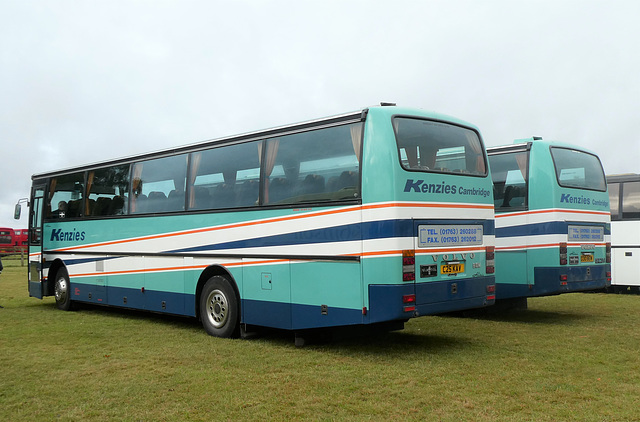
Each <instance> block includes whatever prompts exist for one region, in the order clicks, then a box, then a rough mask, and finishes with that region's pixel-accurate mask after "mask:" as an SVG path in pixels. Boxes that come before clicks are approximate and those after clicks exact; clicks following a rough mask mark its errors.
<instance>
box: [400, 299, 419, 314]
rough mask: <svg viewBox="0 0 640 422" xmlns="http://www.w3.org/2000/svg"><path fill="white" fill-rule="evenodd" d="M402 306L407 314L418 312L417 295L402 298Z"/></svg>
mask: <svg viewBox="0 0 640 422" xmlns="http://www.w3.org/2000/svg"><path fill="white" fill-rule="evenodd" d="M402 304H403V305H404V311H405V312H413V311H415V310H416V295H404V296H402Z"/></svg>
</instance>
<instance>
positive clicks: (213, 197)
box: [189, 142, 261, 210]
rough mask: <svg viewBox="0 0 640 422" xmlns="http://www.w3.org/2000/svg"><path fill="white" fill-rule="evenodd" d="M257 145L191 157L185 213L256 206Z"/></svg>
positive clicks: (228, 148)
mask: <svg viewBox="0 0 640 422" xmlns="http://www.w3.org/2000/svg"><path fill="white" fill-rule="evenodd" d="M260 144H261V142H250V143H246V144H238V145H229V146H224V147H220V148H214V149H210V150H206V151H200V152H195V153H193V154H191V170H190V175H189V186H190V191H189V209H194V210H198V209H210V208H233V207H248V206H253V205H258V196H259V193H260V155H259V154H260V148H259V145H260Z"/></svg>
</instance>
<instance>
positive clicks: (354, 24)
mask: <svg viewBox="0 0 640 422" xmlns="http://www.w3.org/2000/svg"><path fill="white" fill-rule="evenodd" d="M0 10H1V11H2V13H0V153H1V157H2V174H3V175H4V182H2V183H0V226H9V227H15V228H21V227H26V226H27V220H26V217H25V216H23V218H22V219H21V220H20V221H19V222H16V221H15V220H13V218H12V215H13V206H14V204H15V202H16V200H17V199H18V198H21V197H26V196H28V194H29V186H30V177H31V175H32V174H33V173H39V172H42V171H47V170H53V169H57V168H65V167H70V166H74V165H79V164H86V163H90V162H96V161H102V160H104V159H110V158H116V157H121V156H129V155H132V154H136V153H140V152H146V151H151V150H157V149H162V148H167V147H171V146H176V145H183V144H188V143H193V142H197V141H202V140H206V139H212V138H217V137H221V136H225V135H232V134H236V133H242V132H247V131H251V130H257V129H262V128H267V127H273V126H279V125H283V124H287V123H293V122H297V121H302V120H307V119H313V118H317V117H323V116H327V115H332V114H337V113H342V112H346V111H352V110H356V109H359V108H361V107H366V106H369V105H375V104H377V103H379V102H380V101H392V102H397V103H398V104H399V105H403V106H410V107H417V108H423V109H428V110H434V111H438V112H441V113H445V114H450V115H453V116H456V117H459V118H461V119H464V120H467V121H469V122H471V123H474V124H476V125H477V126H478V127H479V128H480V130H481V132H482V135H483V137H484V140H485V143H486V144H487V145H488V146H491V145H500V144H505V143H510V142H512V141H513V139H515V138H523V137H529V136H533V135H536V136H543V137H544V138H545V139H556V140H562V141H566V142H571V143H575V144H579V145H582V146H584V147H587V148H589V149H591V150H593V151H595V152H596V153H597V154H599V155H600V157H601V159H602V161H603V165H604V167H605V171H606V172H607V173H626V172H635V173H640V136H639V135H638V133H639V132H640V130H639V129H640V119H639V118H638V117H637V116H636V113H638V111H640V50H639V49H638V47H637V43H638V40H639V39H640V24H639V23H638V19H639V17H640V2H638V1H635V0H608V1H589V0H579V1H569V0H564V1H563V0H551V1H546V0H540V1H531V0H522V1H514V0H505V1H481V0H477V1H476V0H472V1H462V0H446V1H445V0H442V1H425V0H421V1H403V0H397V1H393V2H391V1H384V0H369V1H348V0H345V1H330V0H321V1H188V0H187V1H161V0H147V1H133V0H96V1H80V0H78V1H45V0H34V1H24V0H22V1H18V0H15V1H13V0H0ZM25 214H26V213H25Z"/></svg>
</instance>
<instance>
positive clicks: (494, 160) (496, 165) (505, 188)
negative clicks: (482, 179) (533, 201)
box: [489, 152, 528, 211]
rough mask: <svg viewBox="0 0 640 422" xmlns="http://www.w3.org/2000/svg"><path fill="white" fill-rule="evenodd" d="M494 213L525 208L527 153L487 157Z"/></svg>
mask: <svg viewBox="0 0 640 422" xmlns="http://www.w3.org/2000/svg"><path fill="white" fill-rule="evenodd" d="M489 163H490V165H491V178H492V179H493V198H494V205H495V209H496V211H508V210H512V209H524V208H526V206H527V190H528V153H527V152H515V153H504V154H494V155H490V156H489Z"/></svg>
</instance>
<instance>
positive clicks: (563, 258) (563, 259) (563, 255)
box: [560, 242, 567, 265]
mask: <svg viewBox="0 0 640 422" xmlns="http://www.w3.org/2000/svg"><path fill="white" fill-rule="evenodd" d="M560 265H567V242H560Z"/></svg>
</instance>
